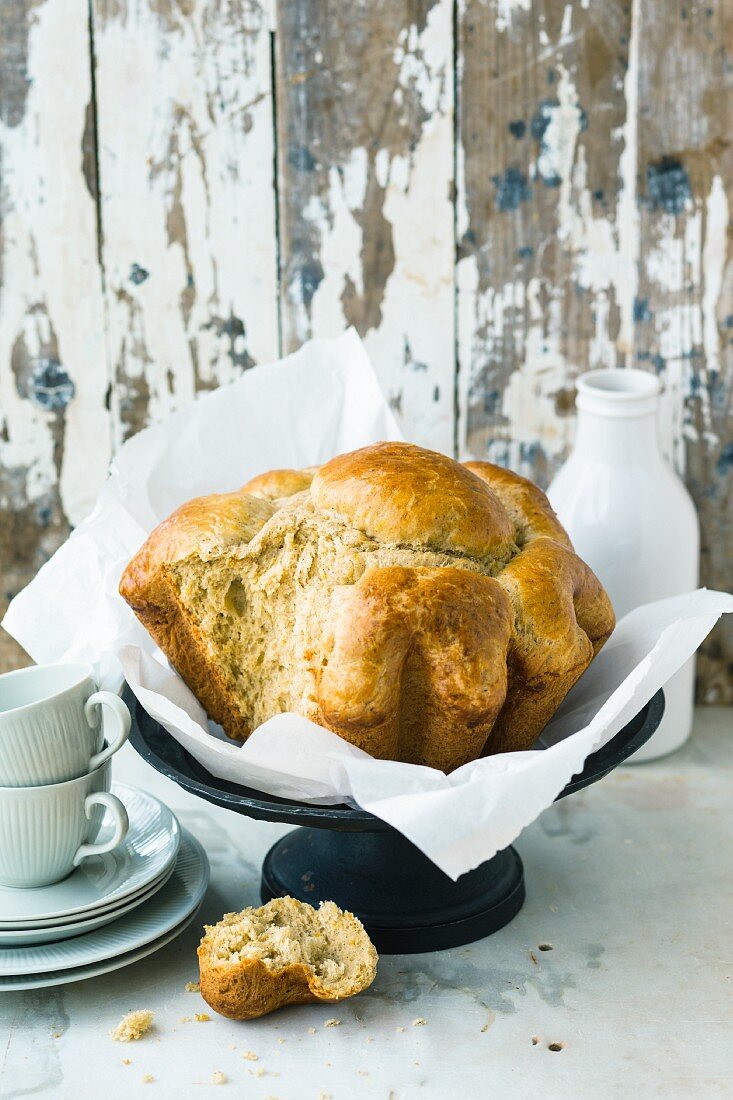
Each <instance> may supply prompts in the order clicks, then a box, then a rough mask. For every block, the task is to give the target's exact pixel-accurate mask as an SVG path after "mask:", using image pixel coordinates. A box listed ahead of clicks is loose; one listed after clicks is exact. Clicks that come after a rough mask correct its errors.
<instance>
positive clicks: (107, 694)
mask: <svg viewBox="0 0 733 1100" xmlns="http://www.w3.org/2000/svg"><path fill="white" fill-rule="evenodd" d="M95 707H99V708H100V709H101V710H102V712H104V708H105V707H107V708H108V709H109V710H110V711H111V712H112V715H111V716H112V720H113V722H112V725H113V730H112V734H111V735H110V736H109V737H108V738H107V741H108V744H107V745H106V747H105V748H103V749H102V750H101V751H100V752H97V753H95V754H94V756H93V757H92V758H91V760H90V761H89V771H90V772H93V771H96V770H97V768H98V767H99V766H100V764H104V762H105V760H109V758H110V756H113V755H114V753H116V752H117V750H118V749H120V748H122V746H123V745H124V743H125V741H126V740H127V738H128V736H129V734H130V712H129V710H128V709H127V707H126V706H125V704H124V703H123V702H122V700H121V699H120V697H119V695H115V694H114V692H112V691H95V693H94V695H90V696H89V698H88V699H87V701H86V703H85V704H84V714H85V715H86V719H87V722H88V723H89V725H90V726H91V727H92V729H93V728H94V726H96V724H97V715H96V713H95ZM104 725H106V722H104V719H103V726H104ZM115 727H116V728H115ZM105 732H106V731H105Z"/></svg>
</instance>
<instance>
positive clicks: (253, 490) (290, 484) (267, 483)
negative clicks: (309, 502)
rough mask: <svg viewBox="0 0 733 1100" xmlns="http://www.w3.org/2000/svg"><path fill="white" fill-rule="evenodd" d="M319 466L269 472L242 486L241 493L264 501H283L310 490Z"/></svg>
mask: <svg viewBox="0 0 733 1100" xmlns="http://www.w3.org/2000/svg"><path fill="white" fill-rule="evenodd" d="M317 469H318V467H317V466H311V467H309V468H308V469H305V470H268V471H267V472H266V473H264V474H258V475H257V477H253V478H252V480H251V481H248V482H247V483H246V485H243V486H242V489H241V491H242V492H243V493H248V494H249V495H250V496H253V497H261V498H262V499H263V500H282V499H283V498H285V497H292V496H295V494H296V493H302V492H303V490H304V489H309V488H310V483H311V482H312V481H313V475H314V474H315V472H316V470H317Z"/></svg>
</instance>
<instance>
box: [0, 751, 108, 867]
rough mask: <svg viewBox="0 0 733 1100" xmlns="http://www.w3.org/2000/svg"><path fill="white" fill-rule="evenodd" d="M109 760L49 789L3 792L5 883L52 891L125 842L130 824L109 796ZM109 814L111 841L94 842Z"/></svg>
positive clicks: (1, 863)
mask: <svg viewBox="0 0 733 1100" xmlns="http://www.w3.org/2000/svg"><path fill="white" fill-rule="evenodd" d="M111 770H112V769H111V765H110V763H109V761H107V763H105V764H103V765H102V767H101V768H97V769H96V771H93V772H88V773H87V774H86V775H80V776H79V777H78V778H77V779H69V780H68V781H67V782H66V783H52V784H50V785H48V786H44V787H2V788H0V884H1V885H3V886H18V887H29V886H48V885H49V884H50V883H52V882H58V881H59V880H60V879H62V878H66V876H67V875H68V874H69V873H70V872H71V871H73V869H74V868H75V867H78V866H79V864H80V863H81V861H82V860H83V859H86V858H87V857H88V856H96V855H103V854H104V853H105V852H111V851H112V849H113V848H116V847H117V845H118V844H119V843H120V842H121V841H122V840H124V838H125V836H126V834H127V830H128V828H129V822H128V818H127V811H126V810H125V807H124V806H123V805H122V803H121V802H120V800H119V798H117V797H116V796H115V795H113V794H110V793H109V787H110V776H111ZM105 811H107V812H109V813H110V814H111V816H112V823H113V826H114V828H113V833H112V836H111V837H110V839H109V840H106V841H103V842H102V843H100V844H96V843H94V841H95V839H96V837H97V834H98V833H99V828H100V825H101V824H102V819H103V817H104V814H105Z"/></svg>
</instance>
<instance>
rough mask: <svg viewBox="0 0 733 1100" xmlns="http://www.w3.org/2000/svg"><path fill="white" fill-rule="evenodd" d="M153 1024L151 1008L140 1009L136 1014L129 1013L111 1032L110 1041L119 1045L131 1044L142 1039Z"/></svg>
mask: <svg viewBox="0 0 733 1100" xmlns="http://www.w3.org/2000/svg"><path fill="white" fill-rule="evenodd" d="M152 1022H153V1013H152V1012H151V1011H150V1009H149V1008H139V1009H137V1010H136V1011H135V1012H128V1013H127V1015H126V1016H123V1017H122V1019H121V1020H120V1022H119V1023H118V1025H117V1027H116V1028H115V1029H114V1031H110V1033H109V1035H110V1039H114V1040H115V1042H117V1043H131V1042H133V1041H134V1040H135V1039H140V1038H141V1037H142V1036H143V1035H144V1034H145V1032H146V1031H148V1030H149V1029H150V1026H151V1024H152Z"/></svg>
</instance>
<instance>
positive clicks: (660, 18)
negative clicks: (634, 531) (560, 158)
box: [636, 0, 733, 703]
mask: <svg viewBox="0 0 733 1100" xmlns="http://www.w3.org/2000/svg"><path fill="white" fill-rule="evenodd" d="M640 43H641V46H640V100H639V111H640V113H639V180H640V211H641V240H642V248H641V251H640V261H641V273H640V281H639V289H638V293H637V304H636V318H637V324H636V361H637V364H638V365H640V366H649V367H650V369H654V370H657V371H659V372H660V373H661V375H662V377H663V379H664V384H665V390H666V394H665V420H664V441H665V446H666V449H667V451H668V453H670V454H671V455H672V457H673V458H674V461H675V463H676V465H677V468H678V469H679V470H680V471H682V472H684V473H685V475H686V479H687V483H688V486H689V487H690V490H691V492H692V494H693V496H694V498H695V502H696V504H697V507H698V510H699V513H700V521H701V528H702V577H701V580H702V583H703V584H706V585H708V586H709V587H711V588H723V589H726V590H731V589H732V588H733V565H732V564H731V563H733V232H732V230H731V210H732V209H733V146H732V145H731V132H732V131H733V53H732V52H731V51H732V49H733V8H732V7H731V5H730V4H726V3H725V2H724V0H713V2H711V3H708V4H690V3H683V4H680V5H670V4H667V3H665V2H664V0H644V3H643V5H642V14H641V37H640ZM729 618H730V617H729V616H726V617H725V619H724V620H723V621H722V622H721V624H720V626H719V627H718V629H717V630H716V631H714V632H713V634H712V635H711V636H710V638H709V639H708V640H707V642H706V643H705V644H704V646H703V649H702V653H701V656H700V659H699V661H698V689H699V696H700V698H701V699H702V700H703V701H706V702H727V703H731V702H733V623H730V622H728V621H726V620H727V619H729Z"/></svg>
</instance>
